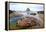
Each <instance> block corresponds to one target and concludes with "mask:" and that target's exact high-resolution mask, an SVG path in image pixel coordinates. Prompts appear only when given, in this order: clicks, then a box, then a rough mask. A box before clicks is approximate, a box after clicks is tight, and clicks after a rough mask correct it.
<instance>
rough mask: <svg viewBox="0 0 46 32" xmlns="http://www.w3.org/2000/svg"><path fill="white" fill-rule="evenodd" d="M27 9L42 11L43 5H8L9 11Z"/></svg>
mask: <svg viewBox="0 0 46 32" xmlns="http://www.w3.org/2000/svg"><path fill="white" fill-rule="evenodd" d="M27 8H29V9H30V10H31V11H43V5H38V4H21V3H10V10H15V11H26V9H27Z"/></svg>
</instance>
